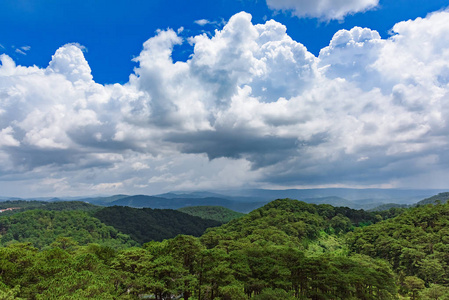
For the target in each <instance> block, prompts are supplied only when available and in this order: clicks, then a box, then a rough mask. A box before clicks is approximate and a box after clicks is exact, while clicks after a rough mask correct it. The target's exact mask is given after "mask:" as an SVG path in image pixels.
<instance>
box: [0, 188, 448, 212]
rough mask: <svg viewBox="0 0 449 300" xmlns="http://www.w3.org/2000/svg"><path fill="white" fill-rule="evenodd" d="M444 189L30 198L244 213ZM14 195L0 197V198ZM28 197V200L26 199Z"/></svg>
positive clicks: (360, 202)
mask: <svg viewBox="0 0 449 300" xmlns="http://www.w3.org/2000/svg"><path fill="white" fill-rule="evenodd" d="M442 192H445V190H435V189H428V190H411V189H410V190H403V189H349V188H327V189H288V190H267V189H246V190H226V191H225V190H220V191H193V192H182V191H178V192H170V193H165V194H159V195H113V196H95V197H60V198H33V200H46V201H65V200H75V199H76V200H79V201H85V202H88V203H92V204H96V205H102V206H114V205H117V206H130V207H139V208H140V207H149V208H158V209H178V208H182V207H189V206H223V207H226V208H229V209H232V210H235V211H238V212H243V213H247V212H250V211H251V210H254V209H256V208H258V207H261V206H263V205H264V204H266V203H268V202H270V201H272V200H275V199H282V198H291V199H297V200H301V201H304V202H307V203H314V204H331V205H333V206H345V207H350V208H353V209H365V210H368V209H373V208H376V207H379V206H385V205H391V204H397V205H411V204H415V203H417V202H418V201H420V200H423V199H425V198H428V197H431V196H434V195H436V194H439V193H442ZM17 199H18V198H12V197H11V198H8V197H0V200H1V201H5V200H17ZM26 200H31V199H26Z"/></svg>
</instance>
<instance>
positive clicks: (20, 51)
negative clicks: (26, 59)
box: [15, 48, 27, 55]
mask: <svg viewBox="0 0 449 300" xmlns="http://www.w3.org/2000/svg"><path fill="white" fill-rule="evenodd" d="M15 52H16V53H19V54H22V55H27V54H26V53H25V52H24V51H23V50H20V49H19V48H17V49H16V51H15Z"/></svg>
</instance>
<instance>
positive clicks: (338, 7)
mask: <svg viewBox="0 0 449 300" xmlns="http://www.w3.org/2000/svg"><path fill="white" fill-rule="evenodd" d="M267 4H268V7H270V8H271V9H276V10H289V11H291V12H292V14H294V15H296V16H298V17H311V18H320V19H322V20H342V19H343V18H344V17H345V16H347V15H350V14H355V13H359V12H365V11H367V10H370V9H373V8H374V7H376V6H377V5H378V4H379V0H332V1H329V0H316V1H309V0H267Z"/></svg>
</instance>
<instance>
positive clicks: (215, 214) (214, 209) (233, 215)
mask: <svg viewBox="0 0 449 300" xmlns="http://www.w3.org/2000/svg"><path fill="white" fill-rule="evenodd" d="M178 211H180V212H183V213H186V214H189V215H191V216H196V217H200V218H203V219H208V220H215V221H218V222H220V223H227V222H229V221H231V220H234V219H237V218H240V217H242V216H244V215H245V214H243V213H239V212H236V211H233V210H230V209H229V208H226V207H222V206H189V207H182V208H179V209H178Z"/></svg>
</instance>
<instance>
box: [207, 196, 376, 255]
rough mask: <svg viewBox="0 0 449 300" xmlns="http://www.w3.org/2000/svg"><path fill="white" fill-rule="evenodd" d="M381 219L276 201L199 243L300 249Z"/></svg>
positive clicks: (211, 232)
mask: <svg viewBox="0 0 449 300" xmlns="http://www.w3.org/2000/svg"><path fill="white" fill-rule="evenodd" d="M381 219H382V217H381V216H380V215H378V214H375V213H371V212H366V211H364V210H354V209H350V208H347V207H333V206H331V205H328V204H319V205H316V204H308V203H305V202H302V201H298V200H291V199H278V200H275V201H272V202H270V203H268V204H266V205H265V206H263V207H261V208H258V209H256V210H254V211H252V212H251V213H249V214H247V215H245V216H243V217H241V218H239V219H236V220H233V221H231V222H229V223H228V224H225V225H223V226H221V227H218V228H213V229H210V230H208V231H207V232H206V234H204V235H203V236H202V237H201V239H202V241H203V242H204V243H205V244H207V245H208V246H210V247H215V246H218V245H219V244H223V243H226V242H227V241H226V238H230V239H232V240H240V239H242V240H245V241H251V242H262V243H267V242H269V243H273V244H295V245H296V246H300V247H302V246H303V245H304V243H303V242H304V240H313V239H316V238H318V237H319V236H320V233H321V232H322V231H324V232H327V233H344V232H347V231H350V230H352V229H353V228H354V227H356V226H360V225H369V224H373V223H375V222H377V221H380V220H381Z"/></svg>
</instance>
